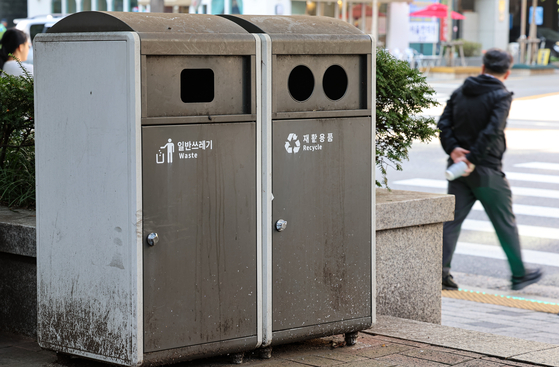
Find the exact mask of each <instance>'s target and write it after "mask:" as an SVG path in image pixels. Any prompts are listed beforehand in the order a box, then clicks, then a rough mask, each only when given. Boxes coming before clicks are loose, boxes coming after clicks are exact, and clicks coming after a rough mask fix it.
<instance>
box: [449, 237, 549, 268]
mask: <svg viewBox="0 0 559 367" xmlns="http://www.w3.org/2000/svg"><path fill="white" fill-rule="evenodd" d="M454 253H455V254H461V255H469V256H478V257H486V258H490V259H500V260H506V256H505V253H504V252H503V249H502V248H501V247H500V246H490V245H481V244H477V243H468V242H458V245H457V246H456V251H455V252H454ZM522 259H523V260H524V262H527V263H530V264H538V265H546V266H555V267H559V254H556V253H553V252H543V251H534V250H522Z"/></svg>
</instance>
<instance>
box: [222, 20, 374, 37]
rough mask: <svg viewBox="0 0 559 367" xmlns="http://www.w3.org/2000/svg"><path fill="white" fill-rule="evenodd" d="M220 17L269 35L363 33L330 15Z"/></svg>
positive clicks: (253, 31)
mask: <svg viewBox="0 0 559 367" xmlns="http://www.w3.org/2000/svg"><path fill="white" fill-rule="evenodd" d="M221 17H223V18H227V19H229V20H231V21H233V22H235V23H237V24H239V25H240V26H242V27H243V28H245V29H246V30H247V31H249V32H251V33H267V34H269V35H273V34H287V35H319V34H323V35H361V36H362V35H363V32H361V31H360V30H359V29H357V28H356V27H355V26H352V25H351V24H349V23H347V22H344V21H342V20H339V19H335V18H331V17H317V16H310V15H289V16H287V15H221ZM239 20H240V21H239ZM243 21H244V22H243ZM246 23H248V24H250V25H252V26H253V28H250V29H249V26H248V24H246ZM258 30H260V31H258Z"/></svg>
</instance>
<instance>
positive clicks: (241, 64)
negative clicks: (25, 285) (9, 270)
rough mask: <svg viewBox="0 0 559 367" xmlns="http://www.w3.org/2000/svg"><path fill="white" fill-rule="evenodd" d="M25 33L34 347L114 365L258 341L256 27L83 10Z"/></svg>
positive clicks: (234, 349)
mask: <svg viewBox="0 0 559 367" xmlns="http://www.w3.org/2000/svg"><path fill="white" fill-rule="evenodd" d="M34 42H35V44H34V49H35V98H36V157H37V242H38V244H37V248H38V250H37V251H38V253H37V266H38V342H39V345H40V346H41V347H43V348H46V349H49V350H53V351H56V352H59V353H60V355H62V356H64V355H66V354H70V355H78V356H83V357H87V358H92V359H96V360H101V361H104V362H110V363H114V364H118V365H124V366H139V365H157V364H162V363H169V362H177V361H180V360H188V359H194V358H198V357H202V356H208V355H216V354H225V353H240V352H243V351H247V350H251V349H254V348H257V347H258V346H259V345H260V344H261V340H262V335H261V328H262V327H261V323H262V318H261V316H260V312H259V307H260V304H261V297H262V292H261V285H260V283H261V279H260V274H261V265H260V261H259V260H260V256H261V252H260V246H261V243H260V241H261V240H260V230H261V229H260V222H261V220H260V190H259V189H258V187H259V186H260V175H261V172H260V165H259V164H258V163H259V157H258V155H257V149H258V146H259V144H260V143H259V142H260V135H261V134H260V132H259V130H260V123H259V119H260V116H261V114H260V113H259V112H258V111H257V109H258V108H259V107H258V106H257V103H256V101H257V99H256V95H257V94H256V93H257V85H258V83H259V82H258V80H257V76H258V75H260V70H259V69H257V65H259V63H260V62H259V61H257V57H259V48H258V47H257V45H259V40H258V39H257V37H255V36H254V35H252V34H250V33H248V32H247V31H246V30H244V29H243V28H242V27H240V26H238V25H237V24H235V23H233V22H231V21H229V20H227V19H224V18H221V17H218V16H211V15H194V14H149V13H116V12H83V13H76V14H74V15H70V16H68V17H66V18H64V19H62V20H61V21H59V22H58V23H57V24H56V25H55V26H53V27H52V28H51V30H50V31H49V33H47V34H41V35H38V36H37V37H36V38H35V41H34Z"/></svg>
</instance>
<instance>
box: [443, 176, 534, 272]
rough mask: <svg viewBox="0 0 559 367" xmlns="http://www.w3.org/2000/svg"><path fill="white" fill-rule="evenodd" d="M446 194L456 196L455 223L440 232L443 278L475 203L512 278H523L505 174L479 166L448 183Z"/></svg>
mask: <svg viewBox="0 0 559 367" xmlns="http://www.w3.org/2000/svg"><path fill="white" fill-rule="evenodd" d="M448 193H449V194H451V195H454V196H455V200H456V208H455V212H454V220H453V221H452V222H446V223H445V224H444V227H443V228H444V229H443V276H445V275H447V274H448V273H449V271H450V263H451V261H452V255H453V254H454V250H455V249H456V243H457V242H458V236H459V235H460V228H461V227H462V223H463V222H464V220H465V219H466V217H467V216H468V213H470V210H471V209H472V206H473V205H474V204H475V202H476V201H477V200H479V201H480V202H481V204H482V205H483V208H484V209H485V212H486V213H487V216H488V217H489V219H490V220H491V223H492V224H493V227H494V228H495V232H496V233H497V237H498V238H499V242H500V243H501V247H502V248H503V250H504V251H505V254H506V256H507V259H508V262H509V265H510V269H511V271H512V275H513V276H515V277H522V276H524V274H525V272H526V270H525V268H524V264H523V262H522V253H521V251H520V238H519V236H518V228H517V226H516V218H515V216H514V214H513V212H512V193H511V190H510V186H509V183H508V180H507V179H506V177H505V174H504V173H503V172H501V171H500V170H496V169H492V168H488V167H481V166H478V167H476V169H475V170H474V171H473V172H472V173H471V174H470V175H469V176H467V177H460V178H458V179H456V180H454V181H450V182H449V183H448Z"/></svg>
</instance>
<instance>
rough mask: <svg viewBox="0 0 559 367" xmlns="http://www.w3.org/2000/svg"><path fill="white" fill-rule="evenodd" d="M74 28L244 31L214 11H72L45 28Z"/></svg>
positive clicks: (68, 30) (63, 30)
mask: <svg viewBox="0 0 559 367" xmlns="http://www.w3.org/2000/svg"><path fill="white" fill-rule="evenodd" d="M77 32H138V33H153V32H161V33H189V34H192V33H210V34H211V33H221V34H223V33H229V34H231V33H233V34H234V33H247V31H246V30H244V29H243V28H242V27H240V26H238V25H237V24H235V23H233V22H230V21H228V20H226V19H224V18H222V17H219V16H217V15H207V14H183V13H181V14H173V13H134V12H108V11H84V12H79V13H75V14H71V15H69V16H67V17H65V18H63V19H61V20H60V21H58V22H57V23H56V24H55V25H54V26H52V27H51V28H50V29H49V30H48V31H47V33H77Z"/></svg>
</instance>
